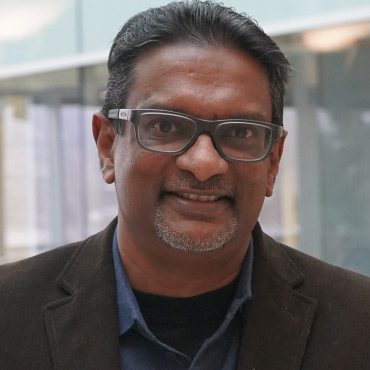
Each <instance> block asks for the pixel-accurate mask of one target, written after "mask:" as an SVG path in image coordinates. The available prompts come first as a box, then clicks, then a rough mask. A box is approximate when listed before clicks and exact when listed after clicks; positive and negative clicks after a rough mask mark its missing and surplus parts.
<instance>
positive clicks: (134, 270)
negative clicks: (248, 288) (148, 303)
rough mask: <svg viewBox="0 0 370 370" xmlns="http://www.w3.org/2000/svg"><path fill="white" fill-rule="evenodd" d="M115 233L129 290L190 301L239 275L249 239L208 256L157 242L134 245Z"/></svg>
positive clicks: (126, 236)
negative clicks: (183, 298) (129, 286)
mask: <svg viewBox="0 0 370 370" xmlns="http://www.w3.org/2000/svg"><path fill="white" fill-rule="evenodd" d="M120 231H121V230H120V227H119V229H118V245H119V250H120V255H121V260H122V263H123V264H124V266H125V271H126V273H127V276H128V279H129V281H130V284H131V285H132V287H133V288H134V289H136V290H140V291H143V292H146V293H152V294H158V295H163V296H170V297H191V296H195V295H198V294H202V293H205V292H208V291H212V290H215V289H218V288H221V287H223V286H225V285H227V284H229V283H230V282H232V281H233V280H234V279H235V278H236V277H237V276H238V274H239V272H240V269H241V267H242V263H243V261H244V257H245V255H246V252H247V248H248V244H249V238H247V240H245V239H244V241H243V242H242V243H239V244H237V243H230V244H229V245H226V246H225V247H223V248H222V249H220V250H217V251H212V252H185V251H179V250H175V249H173V248H171V247H169V246H167V245H165V244H164V243H162V242H161V241H159V240H155V241H151V242H148V243H145V244H146V245H145V246H143V245H137V243H135V242H133V239H132V238H130V234H128V233H127V232H126V230H125V232H123V233H122V232H120Z"/></svg>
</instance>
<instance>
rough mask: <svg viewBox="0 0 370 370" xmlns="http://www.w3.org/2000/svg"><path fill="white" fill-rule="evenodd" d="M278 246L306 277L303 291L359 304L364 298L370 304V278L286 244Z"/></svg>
mask: <svg viewBox="0 0 370 370" xmlns="http://www.w3.org/2000/svg"><path fill="white" fill-rule="evenodd" d="M277 245H278V248H281V250H282V252H283V253H285V254H286V256H287V258H289V259H290V260H291V261H292V263H293V264H294V265H295V266H296V268H297V269H298V270H299V271H300V273H301V274H302V275H303V276H304V281H303V283H302V287H301V289H302V290H309V291H311V293H312V294H315V295H318V294H320V292H321V291H325V296H326V297H328V296H330V295H338V296H339V297H341V298H342V299H344V298H346V299H352V298H355V299H356V301H357V302H358V300H359V299H361V298H363V299H366V300H367V301H368V303H369V304H370V277H368V276H365V275H362V274H359V273H356V272H354V271H350V270H347V269H345V268H342V267H338V266H334V265H331V264H329V263H326V262H324V261H321V260H319V259H317V258H315V257H312V256H309V255H307V254H305V253H303V252H301V251H298V250H296V249H294V248H291V247H288V246H286V245H284V244H280V243H277ZM360 293H361V294H360Z"/></svg>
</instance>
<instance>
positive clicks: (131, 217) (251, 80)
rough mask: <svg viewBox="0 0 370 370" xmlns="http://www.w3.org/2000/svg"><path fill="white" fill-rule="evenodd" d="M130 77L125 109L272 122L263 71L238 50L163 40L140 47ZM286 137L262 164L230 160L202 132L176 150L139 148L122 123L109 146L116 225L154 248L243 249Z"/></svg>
mask: <svg viewBox="0 0 370 370" xmlns="http://www.w3.org/2000/svg"><path fill="white" fill-rule="evenodd" d="M133 73H134V84H133V86H132V88H131V90H130V93H129V96H128V100H127V104H126V107H127V108H141V109H144V108H146V109H147V108H157V109H158V108H159V109H165V110H171V111H178V112H182V113H185V114H188V115H192V116H194V117H198V118H203V119H225V118H250V119H254V120H260V121H266V122H270V121H271V115H272V114H271V99H270V93H269V81H268V78H267V76H266V74H265V71H264V70H263V68H262V67H261V66H260V65H259V64H258V62H256V61H255V60H254V59H252V58H250V57H249V56H247V55H245V54H243V53H241V52H240V51H238V50H237V49H233V48H217V47H211V46H208V47H199V46H194V45H181V44H180V45H168V46H160V47H157V48H154V49H152V50H149V51H147V52H145V53H143V54H142V55H141V56H140V57H139V59H138V60H137V62H136V64H135V69H134V71H133ZM282 142H283V140H281V141H280V142H279V143H278V144H275V145H274V147H273V149H272V151H271V153H270V155H269V156H268V157H267V158H266V159H265V160H263V161H260V162H256V163H241V162H230V161H227V160H225V159H223V158H222V157H220V155H219V154H218V152H217V151H216V149H215V147H214V145H213V143H212V140H211V138H210V137H209V136H208V134H202V135H200V136H199V137H198V139H197V141H196V142H195V143H194V145H193V146H192V147H191V148H190V149H189V150H188V151H186V152H185V153H183V154H181V155H178V156H174V155H168V154H160V153H153V152H148V151H145V150H144V149H142V148H141V147H140V146H139V145H138V143H137V142H136V139H135V133H134V127H133V125H132V124H130V123H127V125H126V129H125V134H124V135H123V136H120V137H117V136H116V138H115V142H114V149H113V153H114V155H113V159H114V178H115V186H116V192H117V199H118V204H119V225H120V226H119V227H120V228H121V229H123V230H122V232H123V233H125V235H126V236H125V237H126V238H129V239H130V240H131V242H133V243H136V244H137V245H142V246H145V248H153V251H154V249H155V248H157V246H158V245H160V246H161V248H163V247H164V246H165V247H168V246H169V247H172V248H175V249H182V250H190V251H210V250H216V249H220V248H222V247H226V248H227V247H228V246H229V245H240V246H241V245H245V244H246V243H247V242H248V240H249V235H250V232H251V230H252V228H253V227H254V225H255V223H256V221H257V218H258V215H259V213H260V210H261V207H262V204H263V200H264V197H265V196H270V195H271V194H272V187H273V183H274V180H275V176H276V174H277V171H278V163H279V159H280V155H281V151H282ZM148 246H149V247H148Z"/></svg>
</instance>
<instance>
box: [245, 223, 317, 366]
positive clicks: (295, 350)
mask: <svg viewBox="0 0 370 370" xmlns="http://www.w3.org/2000/svg"><path fill="white" fill-rule="evenodd" d="M253 240H254V243H255V258H254V264H253V278H252V294H253V298H252V301H251V302H250V303H249V306H248V307H247V310H246V312H245V322H244V327H243V336H242V344H241V352H240V362H239V370H247V369H248V370H252V369H256V370H259V369H261V370H262V369H263V370H286V369H289V370H298V369H300V368H301V363H302V360H303V356H304V353H305V349H306V344H307V340H308V337H309V334H310V331H311V326H312V323H313V319H314V314H315V311H316V306H317V302H316V301H315V300H314V299H313V298H311V297H308V296H305V295H303V294H301V293H300V292H299V291H298V289H297V288H298V287H299V285H301V284H302V283H303V281H304V276H303V274H302V273H301V272H300V271H299V269H298V268H297V266H295V264H294V263H293V262H292V261H291V260H290V258H289V257H288V256H287V255H286V254H285V252H284V250H283V248H282V247H281V246H280V245H279V244H278V243H276V242H275V241H274V240H272V239H271V238H269V237H268V236H267V235H265V234H263V233H262V231H261V228H260V226H259V225H258V224H257V225H256V227H255V230H254V231H253Z"/></svg>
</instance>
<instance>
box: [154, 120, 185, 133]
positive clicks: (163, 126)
mask: <svg viewBox="0 0 370 370" xmlns="http://www.w3.org/2000/svg"><path fill="white" fill-rule="evenodd" d="M151 125H152V128H153V129H154V130H157V131H159V132H161V133H164V134H165V133H166V134H167V133H173V132H177V131H178V130H179V128H178V127H177V125H175V124H174V123H172V122H168V121H156V122H152V124H151Z"/></svg>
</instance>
